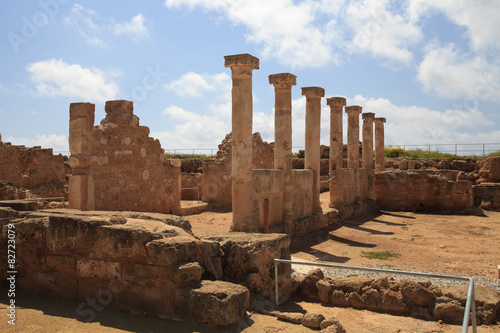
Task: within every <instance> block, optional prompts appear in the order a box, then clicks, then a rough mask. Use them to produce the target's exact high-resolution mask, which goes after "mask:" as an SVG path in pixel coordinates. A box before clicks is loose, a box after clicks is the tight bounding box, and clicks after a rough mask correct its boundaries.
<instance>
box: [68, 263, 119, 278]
mask: <svg viewBox="0 0 500 333" xmlns="http://www.w3.org/2000/svg"><path fill="white" fill-rule="evenodd" d="M76 271H77V274H78V276H79V277H82V278H95V279H102V280H111V279H113V278H115V277H117V276H121V264H120V263H119V262H112V261H103V260H89V259H80V260H78V262H77V266H76Z"/></svg>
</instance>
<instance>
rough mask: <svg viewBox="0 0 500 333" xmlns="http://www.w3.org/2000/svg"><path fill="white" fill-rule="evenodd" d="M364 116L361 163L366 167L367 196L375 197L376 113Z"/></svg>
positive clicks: (369, 197)
mask: <svg viewBox="0 0 500 333" xmlns="http://www.w3.org/2000/svg"><path fill="white" fill-rule="evenodd" d="M361 117H362V118H363V155H362V161H361V165H362V166H363V168H364V169H366V175H367V180H366V181H367V182H368V187H367V189H366V190H367V193H366V195H367V197H368V199H375V196H374V193H373V120H374V119H375V113H371V112H367V113H363V114H362V115H361Z"/></svg>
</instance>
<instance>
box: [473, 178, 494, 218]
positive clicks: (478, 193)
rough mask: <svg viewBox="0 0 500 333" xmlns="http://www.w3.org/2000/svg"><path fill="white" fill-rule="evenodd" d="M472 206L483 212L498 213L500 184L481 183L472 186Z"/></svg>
mask: <svg viewBox="0 0 500 333" xmlns="http://www.w3.org/2000/svg"><path fill="white" fill-rule="evenodd" d="M473 191H474V205H475V206H477V207H481V208H482V209H485V210H496V211H500V184H499V183H482V184H479V185H474V187H473Z"/></svg>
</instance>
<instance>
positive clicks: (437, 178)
mask: <svg viewBox="0 0 500 333" xmlns="http://www.w3.org/2000/svg"><path fill="white" fill-rule="evenodd" d="M374 190H375V197H376V198H377V204H378V206H379V207H380V208H381V209H387V210H394V211H398V210H399V211H455V212H464V213H466V212H467V210H470V209H471V208H472V207H473V205H474V202H473V195H472V182H470V181H467V180H458V181H451V180H450V179H449V178H447V177H444V176H442V175H439V174H438V173H437V172H434V171H417V170H415V171H407V172H406V171H385V172H378V173H375V181H374Z"/></svg>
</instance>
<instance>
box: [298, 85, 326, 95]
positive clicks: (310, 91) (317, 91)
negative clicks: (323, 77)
mask: <svg viewBox="0 0 500 333" xmlns="http://www.w3.org/2000/svg"><path fill="white" fill-rule="evenodd" d="M314 95H316V96H314ZM302 96H306V97H324V96H325V89H323V88H321V87H302Z"/></svg>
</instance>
